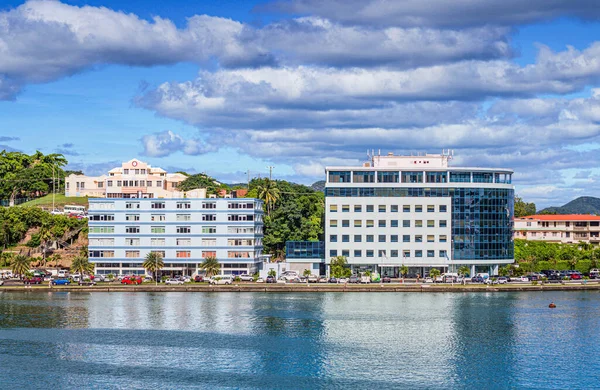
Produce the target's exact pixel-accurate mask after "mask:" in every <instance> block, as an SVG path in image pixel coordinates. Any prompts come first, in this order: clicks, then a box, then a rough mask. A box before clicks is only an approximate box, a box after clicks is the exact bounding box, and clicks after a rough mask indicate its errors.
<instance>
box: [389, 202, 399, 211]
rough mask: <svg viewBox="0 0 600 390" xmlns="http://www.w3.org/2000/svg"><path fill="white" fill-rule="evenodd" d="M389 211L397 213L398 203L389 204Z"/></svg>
mask: <svg viewBox="0 0 600 390" xmlns="http://www.w3.org/2000/svg"><path fill="white" fill-rule="evenodd" d="M390 212H392V213H397V212H398V205H397V204H393V205H391V206H390Z"/></svg>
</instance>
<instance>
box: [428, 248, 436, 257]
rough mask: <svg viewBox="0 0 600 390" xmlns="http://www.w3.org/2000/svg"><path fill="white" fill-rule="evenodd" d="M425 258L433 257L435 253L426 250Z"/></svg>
mask: <svg viewBox="0 0 600 390" xmlns="http://www.w3.org/2000/svg"><path fill="white" fill-rule="evenodd" d="M427 257H435V251H434V250H428V251H427Z"/></svg>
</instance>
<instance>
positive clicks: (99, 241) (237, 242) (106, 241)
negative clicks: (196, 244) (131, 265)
mask: <svg viewBox="0 0 600 390" xmlns="http://www.w3.org/2000/svg"><path fill="white" fill-rule="evenodd" d="M127 242H128V243H131V242H132V241H130V239H128V241H127ZM135 242H137V243H138V245H139V241H135ZM205 242H206V243H207V245H205V246H215V245H216V241H215V240H207V241H205ZM160 243H163V245H164V243H166V241H165V239H160V238H158V239H152V242H151V245H152V246H157V245H159V244H160ZM176 243H177V246H191V245H192V240H191V239H189V238H178V239H177V240H176ZM255 243H256V244H257V245H262V241H261V240H260V239H259V240H256V241H255V240H254V239H240V238H228V239H227V246H254V244H255ZM89 245H90V246H113V245H115V239H114V238H90V239H89Z"/></svg>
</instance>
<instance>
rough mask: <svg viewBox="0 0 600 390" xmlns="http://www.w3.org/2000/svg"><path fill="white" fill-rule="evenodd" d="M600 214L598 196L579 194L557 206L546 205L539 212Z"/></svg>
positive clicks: (599, 199)
mask: <svg viewBox="0 0 600 390" xmlns="http://www.w3.org/2000/svg"><path fill="white" fill-rule="evenodd" d="M544 213H545V214H600V198H594V197H593V196H581V197H579V198H577V199H574V200H572V201H570V202H569V203H567V204H565V205H563V206H559V207H547V208H545V209H543V210H541V211H540V212H539V214H544Z"/></svg>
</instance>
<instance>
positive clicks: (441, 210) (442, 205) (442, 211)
mask: <svg viewBox="0 0 600 390" xmlns="http://www.w3.org/2000/svg"><path fill="white" fill-rule="evenodd" d="M446 211H447V207H446V205H445V204H441V205H440V213H445V212H446Z"/></svg>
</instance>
